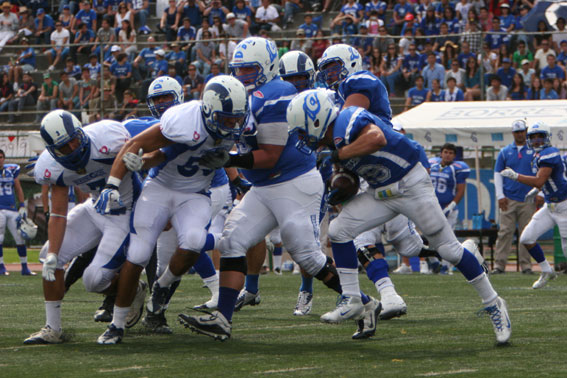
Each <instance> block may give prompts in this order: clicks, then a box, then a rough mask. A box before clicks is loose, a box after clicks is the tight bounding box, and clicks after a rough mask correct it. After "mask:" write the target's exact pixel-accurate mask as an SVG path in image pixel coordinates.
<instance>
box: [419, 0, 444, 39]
mask: <svg viewBox="0 0 567 378" xmlns="http://www.w3.org/2000/svg"><path fill="white" fill-rule="evenodd" d="M420 26H421V28H422V29H423V31H424V32H425V35H437V34H439V27H440V26H441V20H440V19H439V18H437V17H436V16H435V10H434V8H433V6H430V7H428V8H427V11H426V12H425V17H423V19H422V20H421V23H420ZM447 27H449V24H447ZM449 28H450V27H449Z"/></svg>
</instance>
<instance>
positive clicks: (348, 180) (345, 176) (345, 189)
mask: <svg viewBox="0 0 567 378" xmlns="http://www.w3.org/2000/svg"><path fill="white" fill-rule="evenodd" d="M330 188H331V192H334V194H333V195H332V197H333V198H332V199H330V201H329V203H330V204H331V205H336V204H339V203H342V202H344V201H347V200H348V199H350V198H352V197H353V196H355V195H356V193H358V189H359V188H360V179H359V178H358V176H357V175H356V174H354V173H353V172H351V171H349V170H347V169H344V168H339V169H337V170H336V171H335V172H333V175H332V176H331V183H330Z"/></svg>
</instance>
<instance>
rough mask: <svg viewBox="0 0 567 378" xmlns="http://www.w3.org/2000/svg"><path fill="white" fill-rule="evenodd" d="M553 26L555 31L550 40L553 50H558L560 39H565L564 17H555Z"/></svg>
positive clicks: (566, 36)
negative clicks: (555, 28)
mask: <svg viewBox="0 0 567 378" xmlns="http://www.w3.org/2000/svg"><path fill="white" fill-rule="evenodd" d="M555 26H557V31H556V32H555V33H553V35H552V37H551V40H552V43H553V45H552V47H553V49H554V50H555V51H559V49H560V44H561V41H563V40H566V39H567V30H566V29H565V19H564V18H563V17H559V18H557V21H556V22H555Z"/></svg>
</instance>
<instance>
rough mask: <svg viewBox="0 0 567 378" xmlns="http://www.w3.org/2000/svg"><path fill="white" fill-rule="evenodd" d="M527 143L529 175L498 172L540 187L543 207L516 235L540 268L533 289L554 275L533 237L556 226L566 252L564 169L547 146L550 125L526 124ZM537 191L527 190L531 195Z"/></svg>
mask: <svg viewBox="0 0 567 378" xmlns="http://www.w3.org/2000/svg"><path fill="white" fill-rule="evenodd" d="M528 146H529V147H530V148H532V149H533V150H534V151H535V154H534V160H533V162H532V172H533V174H534V175H533V176H527V175H523V174H519V173H517V172H516V171H514V170H513V169H512V168H506V169H504V170H503V171H501V172H500V174H501V175H502V177H506V178H509V179H512V180H515V181H518V182H520V183H522V184H526V185H529V186H533V187H534V188H537V189H541V190H542V191H543V194H544V195H545V202H546V204H545V206H543V207H542V208H541V209H539V210H538V211H537V212H536V213H535V214H534V215H533V217H532V219H531V221H530V223H528V225H527V226H526V228H524V231H523V232H522V235H521V236H520V243H522V244H523V245H524V246H525V247H526V248H527V249H528V252H529V253H530V255H531V256H532V257H533V258H534V259H535V261H537V263H538V264H539V266H540V267H541V275H540V277H539V279H538V280H537V281H536V282H534V284H533V285H532V287H533V288H534V289H541V288H542V287H544V286H545V285H546V284H547V283H548V282H549V281H550V280H552V279H554V278H556V277H557V274H556V273H555V272H554V271H553V268H552V267H551V266H550V265H549V262H548V261H547V260H546V258H545V255H544V254H543V251H542V249H541V246H540V245H539V244H538V243H537V239H538V238H539V237H540V236H541V235H543V234H544V233H545V232H547V231H549V230H550V229H552V228H553V226H555V225H556V226H557V227H558V228H559V234H560V235H561V245H562V247H563V254H565V255H567V254H566V253H565V251H566V250H567V179H566V175H567V169H566V164H565V161H564V160H563V159H562V158H561V154H560V152H559V150H558V149H557V148H555V147H553V146H552V145H551V128H550V127H549V125H547V124H545V123H543V122H536V123H534V124H533V125H531V126H529V127H528ZM536 193H537V190H533V191H531V192H530V193H528V196H535V194H536Z"/></svg>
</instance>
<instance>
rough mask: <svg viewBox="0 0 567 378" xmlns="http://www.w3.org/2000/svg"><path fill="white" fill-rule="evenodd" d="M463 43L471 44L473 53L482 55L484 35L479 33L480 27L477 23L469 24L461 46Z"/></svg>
mask: <svg viewBox="0 0 567 378" xmlns="http://www.w3.org/2000/svg"><path fill="white" fill-rule="evenodd" d="M463 42H467V43H468V44H469V46H470V49H471V52H472V53H475V54H477V53H480V48H481V44H482V35H481V34H480V33H478V25H477V24H476V22H469V23H468V24H467V26H466V29H465V32H464V33H463V35H462V36H461V44H462V43H463Z"/></svg>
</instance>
